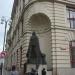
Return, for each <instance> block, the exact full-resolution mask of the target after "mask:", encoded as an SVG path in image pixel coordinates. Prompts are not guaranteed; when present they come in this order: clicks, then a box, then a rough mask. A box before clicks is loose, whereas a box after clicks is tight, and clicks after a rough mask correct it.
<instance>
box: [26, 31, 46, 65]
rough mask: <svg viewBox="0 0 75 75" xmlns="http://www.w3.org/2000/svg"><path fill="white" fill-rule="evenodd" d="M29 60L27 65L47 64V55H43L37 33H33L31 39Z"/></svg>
mask: <svg viewBox="0 0 75 75" xmlns="http://www.w3.org/2000/svg"><path fill="white" fill-rule="evenodd" d="M27 59H28V60H27V63H30V64H37V65H39V64H46V61H45V55H44V54H42V53H41V50H40V46H39V39H38V37H37V36H36V33H35V32H33V33H32V36H31V37H30V42H29V47H28V52H27Z"/></svg>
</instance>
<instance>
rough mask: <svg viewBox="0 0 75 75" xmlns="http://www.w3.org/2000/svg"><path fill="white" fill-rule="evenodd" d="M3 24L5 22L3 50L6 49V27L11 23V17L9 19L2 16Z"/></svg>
mask: <svg viewBox="0 0 75 75" xmlns="http://www.w3.org/2000/svg"><path fill="white" fill-rule="evenodd" d="M1 24H5V31H4V42H3V51H4V50H5V39H6V28H7V25H8V24H9V25H10V24H11V20H10V19H7V20H6V18H5V17H2V18H1Z"/></svg>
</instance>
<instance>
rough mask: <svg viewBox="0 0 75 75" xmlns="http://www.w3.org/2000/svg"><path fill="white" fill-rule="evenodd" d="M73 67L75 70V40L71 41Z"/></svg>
mask: <svg viewBox="0 0 75 75" xmlns="http://www.w3.org/2000/svg"><path fill="white" fill-rule="evenodd" d="M70 54H71V67H72V68H75V40H74V41H70Z"/></svg>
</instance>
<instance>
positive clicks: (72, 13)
mask: <svg viewBox="0 0 75 75" xmlns="http://www.w3.org/2000/svg"><path fill="white" fill-rule="evenodd" d="M67 20H68V22H69V23H70V28H73V29H75V9H74V8H67Z"/></svg>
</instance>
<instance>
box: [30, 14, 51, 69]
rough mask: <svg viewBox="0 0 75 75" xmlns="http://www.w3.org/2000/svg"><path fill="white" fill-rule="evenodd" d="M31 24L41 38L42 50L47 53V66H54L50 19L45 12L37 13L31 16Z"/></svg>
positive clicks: (32, 29)
mask: <svg viewBox="0 0 75 75" xmlns="http://www.w3.org/2000/svg"><path fill="white" fill-rule="evenodd" d="M29 26H30V28H31V31H32V32H33V31H35V32H36V34H37V36H38V38H39V43H40V49H41V52H42V53H44V54H45V55H46V61H47V67H48V69H50V68H51V67H52V61H51V59H52V57H51V55H52V54H51V22H50V19H49V17H48V16H46V15H45V14H43V13H37V14H34V15H32V16H31V17H30V20H29Z"/></svg>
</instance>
